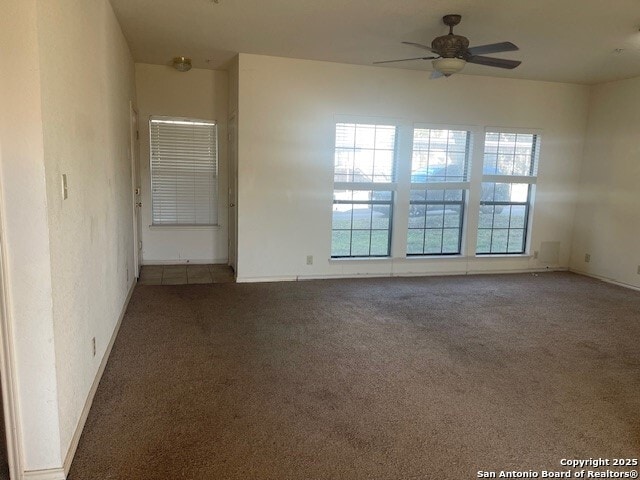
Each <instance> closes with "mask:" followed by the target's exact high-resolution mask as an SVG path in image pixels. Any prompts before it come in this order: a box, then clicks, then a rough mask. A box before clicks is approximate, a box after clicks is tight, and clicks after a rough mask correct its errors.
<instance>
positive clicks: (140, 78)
mask: <svg viewBox="0 0 640 480" xmlns="http://www.w3.org/2000/svg"><path fill="white" fill-rule="evenodd" d="M136 84H137V92H138V108H139V114H140V164H141V165H140V167H141V168H140V174H141V179H142V262H143V263H144V264H147V265H148V264H154V263H186V262H191V263H227V255H228V233H227V232H228V222H227V211H228V199H227V189H228V176H227V172H228V169H227V167H228V165H227V128H226V125H227V108H228V85H227V72H223V71H212V70H202V69H195V68H194V69H192V70H190V71H189V72H186V73H182V72H178V71H177V70H175V69H174V68H171V67H169V66H163V65H147V64H136ZM151 115H166V116H174V117H191V118H198V119H204V120H215V121H217V122H218V142H219V143H218V156H219V170H218V173H219V177H218V202H219V208H218V222H219V225H218V226H217V227H170V226H166V227H150V225H151V223H152V222H151V179H150V173H149V117H150V116H151Z"/></svg>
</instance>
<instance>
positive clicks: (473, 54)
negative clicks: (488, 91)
mask: <svg viewBox="0 0 640 480" xmlns="http://www.w3.org/2000/svg"><path fill="white" fill-rule="evenodd" d="M461 19H462V16H460V15H445V16H444V17H442V21H443V22H444V24H445V25H447V26H448V27H449V33H448V34H447V35H442V36H440V37H436V38H434V39H433V42H431V46H430V47H428V46H427V45H422V44H420V43H414V42H402V43H404V44H405V45H412V46H414V47H418V48H421V49H423V50H427V51H429V52H431V53H433V54H435V56H426V57H414V58H403V59H400V60H385V61H382V62H373V63H374V64H376V65H377V64H380V63H392V62H407V61H411V60H433V62H432V63H433V69H434V71H433V73H432V74H431V78H438V77H442V76H445V77H449V76H451V75H453V74H454V73H457V72H459V71H460V70H462V69H463V68H464V66H465V65H466V64H467V63H477V64H478V65H486V66H488V67H498V68H508V69H512V68H516V67H517V66H518V65H520V64H521V63H522V62H520V61H518V60H507V59H505V58H494V57H485V56H484V55H485V54H487V53H499V52H513V51H515V50H518V47H517V46H515V45H514V44H513V43H511V42H501V43H491V44H489V45H479V46H477V47H469V39H468V38H467V37H463V36H462V35H456V34H454V33H453V27H455V26H456V25H458V24H459V23H460V20H461Z"/></svg>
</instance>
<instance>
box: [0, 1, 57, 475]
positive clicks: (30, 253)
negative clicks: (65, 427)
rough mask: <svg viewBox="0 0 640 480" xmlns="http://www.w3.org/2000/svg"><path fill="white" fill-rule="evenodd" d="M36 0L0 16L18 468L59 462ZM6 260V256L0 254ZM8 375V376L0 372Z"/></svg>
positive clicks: (0, 123)
mask: <svg viewBox="0 0 640 480" xmlns="http://www.w3.org/2000/svg"><path fill="white" fill-rule="evenodd" d="M36 22H37V9H36V1H35V0H7V1H5V2H3V8H2V15H0V62H1V63H2V64H3V65H5V66H7V65H10V66H11V68H1V69H0V104H2V114H1V115H0V162H1V163H0V167H1V175H2V179H1V188H2V213H1V217H2V226H1V227H2V249H3V253H4V254H5V259H3V262H2V263H3V268H4V274H5V278H6V280H7V298H6V304H7V313H8V316H9V318H8V319H7V320H8V322H9V324H10V325H11V327H12V331H10V332H4V333H5V334H9V335H10V340H11V341H12V343H13V347H14V353H15V355H14V361H15V364H16V372H15V373H16V379H15V380H16V382H15V387H16V389H17V391H16V397H17V398H16V400H17V402H18V413H19V415H20V416H19V418H18V425H17V428H18V430H17V432H16V433H17V434H18V436H19V441H20V443H21V445H22V449H23V454H24V458H23V465H21V466H20V465H18V466H17V467H18V468H24V469H33V470H36V469H47V468H55V467H59V466H61V461H62V459H61V450H60V435H59V426H58V398H57V381H56V364H55V350H54V329H53V310H52V300H51V288H52V287H51V284H52V281H51V263H50V258H51V255H50V250H49V227H48V221H47V196H46V184H45V166H44V149H43V139H42V112H41V94H40V87H41V84H40V70H39V68H40V67H39V46H38V38H37V25H36ZM4 260H6V261H4ZM4 380H8V379H4Z"/></svg>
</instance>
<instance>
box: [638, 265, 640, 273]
mask: <svg viewBox="0 0 640 480" xmlns="http://www.w3.org/2000/svg"><path fill="white" fill-rule="evenodd" d="M638 275H640V265H638Z"/></svg>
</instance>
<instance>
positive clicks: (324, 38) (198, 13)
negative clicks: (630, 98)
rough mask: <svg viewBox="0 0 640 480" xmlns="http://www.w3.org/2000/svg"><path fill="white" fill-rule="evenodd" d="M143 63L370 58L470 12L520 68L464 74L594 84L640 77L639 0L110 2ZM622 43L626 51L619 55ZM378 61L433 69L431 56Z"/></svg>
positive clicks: (480, 33) (484, 39) (465, 28)
mask: <svg viewBox="0 0 640 480" xmlns="http://www.w3.org/2000/svg"><path fill="white" fill-rule="evenodd" d="M111 3H112V4H113V7H114V10H115V12H116V15H117V17H118V19H119V21H120V23H121V25H122V29H123V31H124V34H125V36H126V37H127V40H128V42H129V45H130V46H131V50H132V52H133V56H134V59H135V61H136V62H144V63H154V64H169V63H170V61H171V58H172V57H174V56H178V55H184V56H188V57H191V58H192V59H193V64H194V66H195V67H199V68H212V69H217V68H224V66H225V64H226V62H228V61H229V60H230V59H231V58H232V57H233V56H234V55H236V54H237V53H239V52H242V53H255V54H262V55H275V56H282V57H292V58H304V59H312V60H325V61H330V62H341V63H351V64H358V65H371V64H372V63H373V62H374V61H376V60H389V59H396V58H409V57H416V56H420V55H422V54H423V52H422V51H421V50H419V49H416V48H414V47H410V46H406V45H402V44H401V43H400V42H401V41H403V40H405V41H412V42H418V43H426V44H430V42H431V40H432V39H433V38H434V37H435V36H438V35H443V34H445V33H447V31H448V30H447V27H446V26H444V25H443V24H442V20H441V18H442V16H443V15H445V14H447V13H458V14H461V15H462V22H461V24H460V25H458V27H457V28H456V30H455V31H456V33H458V34H460V35H464V36H466V37H468V38H469V39H470V41H471V45H472V46H473V45H482V44H486V43H494V42H501V41H511V42H513V43H515V44H516V45H518V46H519V47H520V51H518V52H510V53H505V54H496V55H495V56H502V57H504V58H511V59H517V60H522V62H523V63H522V65H521V66H520V67H518V68H516V69H515V70H511V71H508V70H502V69H498V68H490V67H484V66H479V65H467V66H466V67H465V69H464V71H463V72H464V73H465V74H472V75H488V76H504V77H513V78H525V79H531V80H548V81H556V82H571V83H585V84H593V83H600V82H605V81H610V80H617V79H622V78H630V77H634V76H640V32H639V31H638V29H639V28H640V0H610V1H608V2H606V1H603V0H449V1H443V0H427V1H425V0H421V1H418V0H348V1H347V0H323V1H311V0H218V3H215V1H214V0H111ZM616 49H622V51H621V52H617V53H616ZM379 68H411V69H421V70H430V69H431V63H430V62H428V61H421V60H419V61H415V62H403V63H399V64H391V65H389V66H384V67H383V66H381V67H379Z"/></svg>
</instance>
